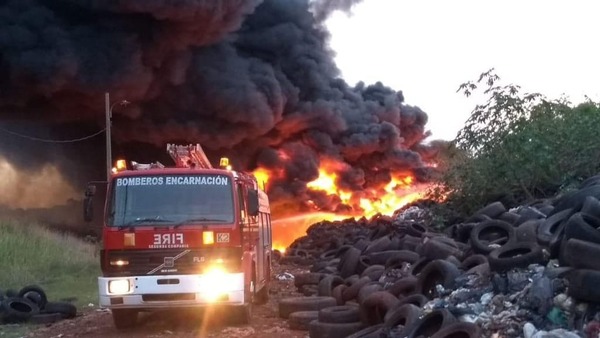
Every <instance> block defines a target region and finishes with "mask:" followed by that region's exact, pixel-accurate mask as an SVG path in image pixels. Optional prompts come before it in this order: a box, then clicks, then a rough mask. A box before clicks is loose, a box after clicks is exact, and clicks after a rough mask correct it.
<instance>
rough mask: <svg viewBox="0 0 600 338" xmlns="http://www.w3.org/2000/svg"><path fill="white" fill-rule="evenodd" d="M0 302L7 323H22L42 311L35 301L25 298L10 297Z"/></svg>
mask: <svg viewBox="0 0 600 338" xmlns="http://www.w3.org/2000/svg"><path fill="white" fill-rule="evenodd" d="M0 304H1V306H2V312H3V317H4V322H6V323H21V322H24V321H27V320H28V319H29V318H31V316H33V315H36V314H38V313H39V312H40V308H39V307H38V306H37V305H36V304H35V303H34V302H32V301H30V300H28V299H25V298H17V297H8V298H5V299H4V300H3V301H2V303H0Z"/></svg>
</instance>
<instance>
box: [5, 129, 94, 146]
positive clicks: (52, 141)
mask: <svg viewBox="0 0 600 338" xmlns="http://www.w3.org/2000/svg"><path fill="white" fill-rule="evenodd" d="M0 131H3V132H5V133H7V134H11V135H14V136H18V137H22V138H25V139H28V140H31V141H37V142H44V143H74V142H80V141H85V140H87V139H91V138H92V137H95V136H98V135H100V134H102V133H103V132H105V131H106V128H104V129H102V130H100V131H97V132H95V133H93V134H91V135H88V136H84V137H80V138H76V139H70V140H51V139H44V138H39V137H34V136H29V135H25V134H20V133H17V132H14V131H11V130H8V129H5V128H2V127H0Z"/></svg>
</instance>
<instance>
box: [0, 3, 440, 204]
mask: <svg viewBox="0 0 600 338" xmlns="http://www.w3.org/2000/svg"><path fill="white" fill-rule="evenodd" d="M356 2H357V1H340V0H338V1H317V2H314V3H313V2H309V0H265V1H260V0H228V1H213V0H182V1H167V0H152V1H142V0H0V114H1V115H0V116H1V121H0V123H1V124H0V127H2V128H5V129H10V130H13V131H18V132H20V133H24V134H28V135H35V136H38V137H48V138H55V139H68V138H78V137H81V136H84V135H87V134H90V133H93V132H95V131H97V130H101V129H102V128H103V124H104V101H103V100H104V92H110V93H111V98H112V100H113V102H118V101H119V100H123V99H127V100H128V101H130V102H132V104H131V105H130V106H129V107H120V106H116V108H115V109H114V111H113V115H114V119H113V122H114V124H113V132H114V149H115V150H113V153H114V155H115V157H116V156H120V155H127V157H128V158H131V159H134V158H135V160H138V161H139V162H143V161H154V160H157V159H158V160H161V161H165V162H169V161H168V158H167V157H166V153H165V152H164V146H165V144H166V143H167V142H184V143H196V142H198V143H201V144H202V145H203V147H204V148H205V149H206V150H207V152H208V155H209V157H211V158H212V159H218V156H219V155H223V154H224V155H229V156H230V157H231V158H232V160H233V164H234V165H235V166H236V167H238V168H244V169H248V170H252V169H254V168H256V167H257V166H262V167H266V168H269V169H271V170H278V171H279V172H282V173H283V174H282V175H280V176H279V177H278V179H277V180H276V181H275V182H272V183H273V184H272V185H271V188H270V189H271V191H270V192H271V194H272V197H271V198H272V199H278V198H279V199H283V198H285V199H286V200H296V201H305V200H306V199H308V198H311V199H313V200H314V201H315V203H317V204H318V207H320V208H322V209H328V208H330V207H329V204H331V200H330V198H325V197H323V196H314V195H315V193H314V192H310V191H307V188H306V182H309V181H311V180H313V179H315V178H316V177H317V176H318V167H319V164H320V163H321V161H322V160H323V159H325V158H327V159H331V160H335V161H336V162H337V163H339V164H340V169H339V182H338V183H339V184H340V185H341V186H342V187H346V188H348V189H352V190H356V191H359V190H361V189H364V188H366V187H368V186H369V185H371V184H376V183H379V182H380V181H382V180H385V179H386V178H389V175H390V172H391V171H395V170H403V171H410V172H413V173H414V174H415V175H417V178H418V179H421V180H426V179H427V176H428V172H429V170H428V167H427V164H426V162H428V161H430V160H431V159H432V157H434V156H435V152H432V151H431V149H430V148H428V147H427V146H425V145H424V144H423V140H424V139H425V138H426V137H428V136H429V135H428V133H427V132H426V130H425V125H426V123H427V115H426V114H425V113H424V112H423V111H422V110H421V109H419V108H417V107H414V106H409V105H406V104H405V103H404V97H403V95H402V92H400V91H395V90H393V89H391V88H389V87H387V86H385V85H383V84H381V83H375V84H371V85H367V84H364V83H359V84H357V85H355V86H350V85H348V84H347V83H346V82H345V81H344V80H342V79H341V78H340V73H339V71H338V69H337V68H336V65H335V63H334V61H333V53H332V51H331V50H330V49H329V47H328V44H327V42H328V34H329V33H328V32H327V31H326V29H325V28H324V27H323V25H322V21H323V20H324V19H325V18H326V17H327V15H329V13H331V12H332V10H334V9H335V8H340V9H344V10H348V9H350V8H351V7H352V5H353V4H354V3H356ZM373 61H374V62H376V60H373ZM0 135H1V136H0V138H1V139H0V141H1V142H2V145H1V146H0V155H2V156H4V157H5V158H7V159H8V160H9V162H11V163H13V164H14V165H15V166H17V167H19V168H22V170H24V171H27V170H34V169H35V168H38V167H39V166H41V165H42V164H44V163H52V164H55V165H56V166H57V167H59V168H60V170H61V172H63V173H64V175H65V177H67V178H69V179H72V180H73V182H74V184H75V185H82V184H83V183H84V182H85V181H87V180H93V179H103V178H104V138H103V137H102V135H100V136H98V137H95V138H92V139H89V140H86V141H82V142H77V143H58V144H56V143H40V142H36V141H34V140H30V139H21V138H19V137H16V136H14V135H11V134H7V133H5V132H2V131H1V130H0Z"/></svg>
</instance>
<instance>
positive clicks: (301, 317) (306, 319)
mask: <svg viewBox="0 0 600 338" xmlns="http://www.w3.org/2000/svg"><path fill="white" fill-rule="evenodd" d="M318 316H319V311H297V312H293V313H291V314H290V316H289V317H288V324H289V326H290V329H292V330H299V331H308V326H309V324H310V322H312V321H313V320H316V319H317V318H318Z"/></svg>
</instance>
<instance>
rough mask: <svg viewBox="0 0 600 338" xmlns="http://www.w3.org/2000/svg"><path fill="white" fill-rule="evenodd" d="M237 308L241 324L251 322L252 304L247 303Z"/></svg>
mask: <svg viewBox="0 0 600 338" xmlns="http://www.w3.org/2000/svg"><path fill="white" fill-rule="evenodd" d="M235 308H236V310H237V312H235V313H236V314H237V315H238V316H237V318H238V322H239V323H240V324H250V322H251V321H252V304H250V303H246V304H243V305H240V306H236V307H235Z"/></svg>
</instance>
